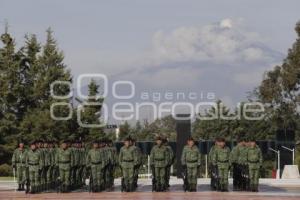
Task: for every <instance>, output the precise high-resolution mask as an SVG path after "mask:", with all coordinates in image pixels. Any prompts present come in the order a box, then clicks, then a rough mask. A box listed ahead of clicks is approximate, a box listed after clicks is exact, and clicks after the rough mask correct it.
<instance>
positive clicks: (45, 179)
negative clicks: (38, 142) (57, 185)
mask: <svg viewBox="0 0 300 200" xmlns="http://www.w3.org/2000/svg"><path fill="white" fill-rule="evenodd" d="M42 147H43V148H42V151H43V156H44V167H43V168H42V181H43V182H42V184H43V185H42V190H49V189H50V188H49V185H50V176H49V177H48V175H50V173H49V174H48V171H49V168H50V165H51V155H50V149H49V142H48V141H44V143H43V146H42Z"/></svg>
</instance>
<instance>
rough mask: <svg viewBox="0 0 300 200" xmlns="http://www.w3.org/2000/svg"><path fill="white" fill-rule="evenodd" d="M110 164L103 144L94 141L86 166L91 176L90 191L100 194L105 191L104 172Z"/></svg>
mask: <svg viewBox="0 0 300 200" xmlns="http://www.w3.org/2000/svg"><path fill="white" fill-rule="evenodd" d="M108 162H109V160H108V155H107V154H106V152H105V150H104V148H103V142H102V141H94V142H93V148H92V149H91V150H90V151H89V152H88V154H87V158H86V166H87V170H88V172H89V174H90V191H92V192H100V191H103V190H104V189H105V182H104V175H105V174H104V173H105V171H104V170H105V167H106V166H107V165H108Z"/></svg>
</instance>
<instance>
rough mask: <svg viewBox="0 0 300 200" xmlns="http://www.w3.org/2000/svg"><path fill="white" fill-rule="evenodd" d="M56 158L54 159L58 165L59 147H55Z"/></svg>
mask: <svg viewBox="0 0 300 200" xmlns="http://www.w3.org/2000/svg"><path fill="white" fill-rule="evenodd" d="M54 154H55V155H54V158H55V161H54V164H55V165H56V166H58V154H59V150H58V149H55V153H54Z"/></svg>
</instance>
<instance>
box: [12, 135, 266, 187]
mask: <svg viewBox="0 0 300 200" xmlns="http://www.w3.org/2000/svg"><path fill="white" fill-rule="evenodd" d="M142 156H143V155H142V152H141V150H140V149H139V147H138V146H136V144H135V140H134V139H133V138H131V137H127V138H126V139H125V141H124V146H123V147H122V148H121V150H120V153H119V156H118V155H117V150H116V148H115V147H114V145H113V142H112V141H111V140H107V139H104V140H96V141H94V142H93V144H92V148H91V149H88V148H85V145H84V143H83V142H81V141H73V142H71V141H68V140H65V141H63V142H61V144H60V146H58V145H57V142H55V141H41V140H37V141H34V142H32V143H30V148H29V149H26V148H25V147H24V143H23V142H20V143H19V146H18V148H17V149H16V150H15V151H14V153H13V157H12V166H13V169H14V171H15V172H16V175H17V182H18V190H25V189H26V192H30V193H39V192H43V191H49V190H54V189H56V190H57V191H60V192H69V191H71V190H76V189H78V188H82V187H83V186H85V182H86V179H89V189H90V191H91V192H100V191H103V190H111V189H113V185H114V171H115V169H116V167H117V166H120V167H121V170H122V191H126V192H131V191H135V190H136V188H137V186H138V184H137V182H138V174H139V169H140V167H141V166H142V163H143V159H142ZM262 159H263V158H262V153H261V150H260V148H259V147H258V146H257V144H256V142H255V140H253V139H250V140H249V141H248V140H246V139H239V140H238V144H237V146H235V147H234V148H233V149H232V151H230V149H229V148H228V147H227V146H226V145H225V139H224V138H217V139H216V141H215V145H214V146H213V147H212V148H211V150H210V152H209V154H208V161H209V168H210V172H211V178H212V179H211V180H212V182H211V188H212V190H218V191H228V172H229V170H230V167H232V169H233V178H234V182H233V187H234V190H239V191H253V192H257V191H258V181H259V171H260V167H261V165H262ZM173 162H174V152H173V150H172V148H171V147H170V146H169V144H168V141H167V139H166V138H165V137H162V136H158V137H157V138H156V144H155V146H154V147H153V148H152V150H151V153H150V165H151V166H150V167H151V169H152V177H153V184H152V185H153V191H167V190H168V188H169V180H170V171H171V166H172V164H173ZM181 164H182V165H183V168H184V177H185V184H184V188H185V190H187V191H196V188H197V177H198V171H199V170H198V168H199V166H200V164H201V156H200V153H199V150H198V147H197V146H196V145H195V140H194V139H193V138H190V139H189V140H188V141H187V145H186V146H185V147H184V150H183V152H182V156H181ZM25 186H26V187H25Z"/></svg>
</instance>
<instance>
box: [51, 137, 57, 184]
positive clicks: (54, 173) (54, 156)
mask: <svg viewBox="0 0 300 200" xmlns="http://www.w3.org/2000/svg"><path fill="white" fill-rule="evenodd" d="M58 150H59V144H58V142H57V141H53V150H52V166H53V167H52V172H51V177H52V189H57V187H58V184H59V168H58V161H57V158H58V156H57V153H58Z"/></svg>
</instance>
